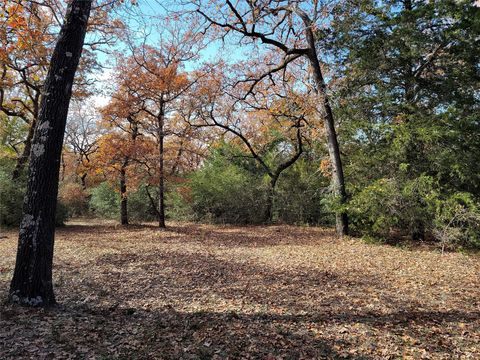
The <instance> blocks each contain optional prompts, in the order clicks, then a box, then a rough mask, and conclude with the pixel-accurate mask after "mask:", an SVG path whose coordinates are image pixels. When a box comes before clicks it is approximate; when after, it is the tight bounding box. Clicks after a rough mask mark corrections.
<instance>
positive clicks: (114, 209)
mask: <svg viewBox="0 0 480 360" xmlns="http://www.w3.org/2000/svg"><path fill="white" fill-rule="evenodd" d="M89 206H90V210H91V211H92V212H93V214H95V215H96V216H98V217H102V218H107V219H115V218H118V217H119V216H120V215H119V214H120V197H119V195H118V193H117V192H116V191H115V190H114V189H113V188H112V186H110V184H109V183H108V182H103V183H101V184H100V185H98V186H97V187H95V188H93V189H92V190H91V197H90V202H89Z"/></svg>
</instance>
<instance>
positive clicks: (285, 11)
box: [192, 0, 348, 236]
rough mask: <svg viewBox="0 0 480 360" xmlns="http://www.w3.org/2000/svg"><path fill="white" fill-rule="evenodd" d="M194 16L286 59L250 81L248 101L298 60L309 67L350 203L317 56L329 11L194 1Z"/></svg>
mask: <svg viewBox="0 0 480 360" xmlns="http://www.w3.org/2000/svg"><path fill="white" fill-rule="evenodd" d="M192 3H193V5H194V6H195V7H196V11H197V12H198V13H199V14H200V15H201V16H202V17H203V18H204V19H205V20H206V22H207V23H208V24H209V26H213V27H215V28H217V29H223V30H224V31H225V32H226V33H227V34H237V35H240V36H242V37H243V38H244V39H251V40H253V43H252V44H251V45H252V47H255V46H256V43H255V41H259V42H261V43H262V44H264V45H265V46H267V47H268V48H270V49H275V50H276V51H278V52H280V53H282V54H283V56H282V60H281V61H279V62H278V63H277V65H275V66H273V67H271V68H270V69H269V70H268V71H267V72H265V73H263V74H260V75H256V76H250V77H249V78H248V79H247V81H249V82H250V83H251V88H250V90H249V91H248V92H247V94H246V96H248V95H249V94H251V93H252V92H253V89H254V87H255V86H256V85H257V84H258V83H260V82H261V81H264V80H268V79H269V77H270V75H271V74H273V73H277V72H280V71H283V70H284V69H286V68H287V66H289V64H292V63H293V62H295V61H296V60H297V59H300V58H304V59H306V61H307V62H308V65H309V69H310V71H311V75H312V78H313V83H314V89H315V91H316V93H317V95H318V111H319V115H320V117H321V119H322V120H323V123H324V127H325V132H326V135H327V143H328V151H329V155H330V161H331V166H332V180H333V190H334V193H335V195H336V196H338V198H339V200H340V203H341V204H345V202H346V201H347V192H346V188H345V179H344V173H343V166H342V160H341V157H340V148H339V144H338V140H337V132H336V129H335V119H334V115H333V110H332V105H331V103H330V99H329V95H328V93H327V84H326V81H325V77H324V73H323V70H322V62H321V60H320V56H319V53H318V48H319V47H318V43H317V37H316V34H315V31H316V29H317V28H320V27H321V26H324V25H325V24H326V23H327V16H324V14H328V12H329V9H328V6H327V5H324V6H322V3H321V2H318V1H307V0H305V1H291V0H282V1H272V0H271V1H266V2H265V1H264V2H252V1H239V2H236V3H235V4H234V3H232V2H231V1H229V0H226V1H225V2H223V1H215V2H214V4H212V3H209V4H208V8H207V6H206V5H204V3H203V2H201V1H192ZM336 228H337V234H338V235H340V236H343V235H347V234H348V217H347V213H346V212H345V210H341V211H339V212H337V214H336Z"/></svg>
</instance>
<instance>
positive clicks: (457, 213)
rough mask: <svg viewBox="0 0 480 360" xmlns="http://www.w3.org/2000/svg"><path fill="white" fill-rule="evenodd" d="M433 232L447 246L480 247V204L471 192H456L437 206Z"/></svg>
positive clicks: (442, 244) (444, 246) (452, 247)
mask: <svg viewBox="0 0 480 360" xmlns="http://www.w3.org/2000/svg"><path fill="white" fill-rule="evenodd" d="M433 234H434V236H435V237H436V238H437V239H438V241H440V244H441V246H442V250H443V249H445V248H450V249H454V248H458V247H461V248H477V249H480V204H479V203H478V202H476V201H475V200H474V198H473V196H472V195H471V194H469V193H455V194H453V195H451V196H450V197H449V198H447V199H446V200H444V201H438V202H437V206H436V213H435V220H434V224H433Z"/></svg>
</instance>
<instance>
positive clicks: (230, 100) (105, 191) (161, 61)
mask: <svg viewBox="0 0 480 360" xmlns="http://www.w3.org/2000/svg"><path fill="white" fill-rule="evenodd" d="M57 2H58V3H59V4H63V3H62V2H60V1H53V2H46V4H47V3H50V4H53V3H55V4H56V3H57ZM0 4H1V10H0V11H1V14H0V17H1V19H2V26H1V28H0V40H1V42H2V48H1V50H0V70H1V72H0V76H1V78H0V119H1V121H0V128H1V148H0V155H1V158H0V162H1V169H0V181H1V186H0V192H1V199H2V200H1V203H0V218H1V222H2V225H8V226H13V225H18V224H19V223H20V220H21V216H22V212H21V203H22V200H23V196H24V193H25V189H26V181H27V180H26V167H25V164H26V163H27V162H26V159H27V158H28V154H29V153H31V152H32V139H33V138H34V133H35V127H36V125H37V124H38V119H39V116H40V104H41V98H42V96H41V94H42V92H41V91H42V90H41V89H42V88H43V86H44V83H45V80H46V75H47V70H48V66H49V65H50V57H51V55H52V52H53V48H54V46H55V41H56V33H57V32H58V31H57V29H58V27H59V24H61V22H62V19H61V16H60V17H59V13H60V12H61V11H60V10H58V9H63V8H62V7H59V8H58V7H56V8H55V9H57V10H56V11H53V10H52V9H53V8H52V7H46V6H40V5H36V4H33V3H28V4H27V2H22V1H7V0H3V1H2V2H1V3H0ZM97 5H98V4H97ZM181 5H182V6H185V9H184V8H183V7H182V6H181ZM122 6H123V5H122ZM125 6H127V5H125ZM127 7H131V8H133V9H135V6H132V5H131V4H128V6H127ZM120 8H121V6H120V5H119V8H116V9H117V10H118V11H120V12H119V13H115V12H114V11H113V10H112V9H110V8H109V7H102V6H99V7H95V9H94V10H93V12H92V18H91V20H90V24H89V27H88V28H87V31H88V32H87V37H86V44H85V51H84V54H83V56H82V60H81V61H80V64H79V67H78V71H77V75H76V80H75V84H74V88H73V95H72V96H73V99H74V105H72V106H70V115H69V123H68V124H67V128H66V136H65V142H64V145H63V154H62V157H61V163H60V188H59V194H60V195H59V204H58V207H57V223H58V224H61V223H62V222H63V221H65V219H66V218H67V217H69V216H70V217H72V216H73V217H77V216H86V217H92V216H95V217H102V218H114V219H118V220H120V221H121V223H122V224H125V225H126V224H128V223H131V222H135V221H139V222H140V221H156V222H157V223H158V225H159V226H160V227H165V219H175V220H190V221H209V222H219V223H239V224H259V223H276V222H281V223H291V224H311V225H325V226H334V225H336V228H337V233H338V234H339V235H342V234H347V233H348V232H349V233H350V234H352V235H355V236H364V237H367V238H371V239H376V240H382V241H391V242H395V241H399V240H402V239H413V240H419V241H427V240H428V241H435V242H437V243H438V244H439V245H440V246H442V247H443V248H448V247H450V248H458V247H465V248H472V247H479V246H480V119H479V115H478V114H480V93H479V91H480V90H479V89H480V66H479V56H480V55H479V52H478V48H479V47H480V37H479V34H480V8H479V7H478V6H475V5H474V4H473V3H472V2H469V1H463V2H458V1H457V2H454V1H445V0H442V1H437V2H424V1H410V0H404V1H389V2H386V3H385V2H382V3H378V2H374V1H363V0H355V1H348V2H343V1H338V2H328V3H326V2H318V1H306V0H305V1H287V0H286V1H280V2H278V1H275V2H273V1H264V2H261V3H257V2H251V1H239V2H236V3H231V2H229V1H226V2H223V1H215V2H208V5H207V3H206V2H203V1H190V2H188V3H185V2H183V3H182V4H173V5H172V9H174V11H172V12H171V13H169V14H163V15H162V14H160V13H159V14H158V15H159V16H158V18H154V19H150V20H149V21H152V22H154V24H155V26H153V27H152V29H154V28H155V29H156V30H152V31H153V32H155V33H156V34H157V35H155V36H150V37H149V35H148V34H147V33H145V34H141V35H138V34H135V32H134V29H131V28H130V27H129V26H130V25H131V22H132V20H131V18H134V15H132V14H133V12H132V11H133V10H132V9H129V11H130V12H128V11H127V10H119V9H120ZM121 11H127V13H128V14H129V17H128V19H127V17H125V16H124V14H122V13H121ZM172 14H173V15H172ZM119 15H121V16H119ZM185 24H188V26H187V25H185ZM159 28H161V29H162V30H158V29H159ZM212 44H213V45H212ZM99 49H102V53H101V54H102V55H99V54H100V51H99ZM212 49H214V50H212ZM232 49H233V50H234V52H232V51H229V50H232ZM213 52H215V54H216V58H215V61H213V60H212V58H210V57H209V56H208V54H209V53H213ZM234 53H235V55H234ZM206 54H207V55H206ZM106 62H109V66H110V67H111V68H112V69H113V70H109V72H108V74H109V75H108V79H107V81H106V83H105V82H104V85H101V86H102V87H103V89H102V91H103V95H104V96H107V98H108V101H106V102H105V103H106V104H104V105H98V104H97V105H95V104H94V103H95V101H96V100H95V99H96V98H98V97H99V94H100V89H99V88H98V87H95V86H94V84H93V83H94V82H95V81H94V80H95V75H94V74H96V73H98V71H99V69H100V67H101V66H104V67H105V66H107V65H106ZM32 153H33V152H32Z"/></svg>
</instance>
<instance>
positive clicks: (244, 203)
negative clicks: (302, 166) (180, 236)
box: [190, 154, 266, 224]
mask: <svg viewBox="0 0 480 360" xmlns="http://www.w3.org/2000/svg"><path fill="white" fill-rule="evenodd" d="M190 187H191V191H192V194H191V196H192V211H193V213H194V214H195V218H196V219H198V220H203V221H211V222H220V223H236V224H255V223H260V222H261V221H262V220H263V219H262V214H263V212H264V210H265V200H266V196H265V194H266V191H265V185H264V184H263V182H262V179H261V178H260V177H258V176H254V175H253V174H252V173H250V172H248V171H247V170H245V169H243V168H241V167H239V166H237V165H235V164H232V163H230V162H229V161H228V160H227V159H226V158H225V157H223V156H221V155H219V154H214V155H212V156H211V158H210V159H208V160H207V162H206V164H205V166H204V167H202V168H201V169H199V170H198V171H196V172H195V173H193V174H192V176H191V179H190Z"/></svg>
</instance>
